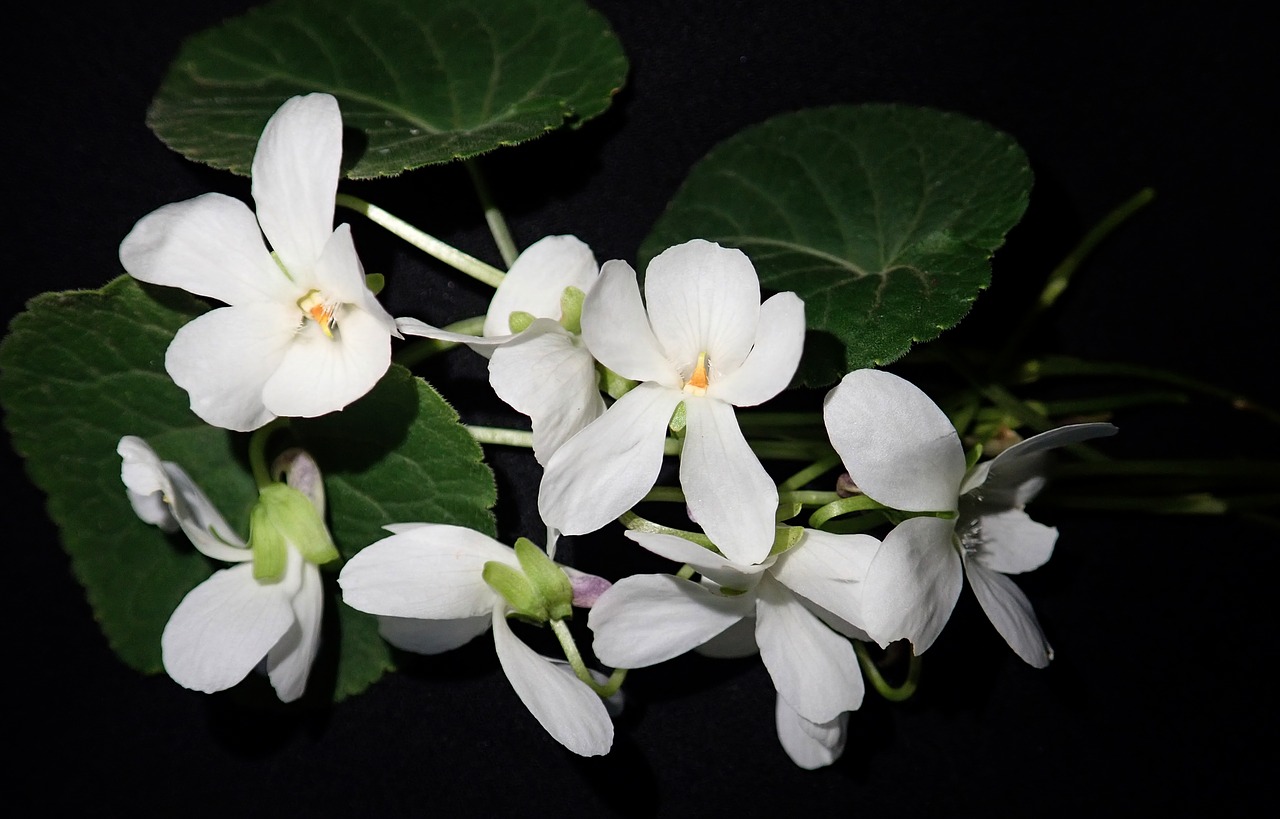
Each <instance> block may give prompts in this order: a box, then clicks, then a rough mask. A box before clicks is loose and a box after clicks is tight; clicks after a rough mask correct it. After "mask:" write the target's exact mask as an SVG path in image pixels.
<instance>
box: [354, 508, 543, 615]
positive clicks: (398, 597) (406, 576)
mask: <svg viewBox="0 0 1280 819" xmlns="http://www.w3.org/2000/svg"><path fill="white" fill-rule="evenodd" d="M491 560H493V561H497V562H499V563H505V564H506V565H508V566H511V567H513V568H518V567H519V565H520V563H519V561H518V560H516V555H515V551H514V550H512V549H511V548H510V547H507V546H504V545H503V544H501V543H499V542H498V541H496V540H494V539H493V538H490V537H487V536H485V535H482V534H480V533H479V532H476V531H473V530H471V529H467V528H464V527H462V526H448V525H445V524H424V525H422V526H415V527H413V528H410V529H406V530H403V531H401V532H400V533H399V534H394V535H392V536H390V537H386V538H383V539H382V540H379V541H377V542H375V543H371V544H370V545H368V546H366V547H365V548H363V549H361V550H360V552H359V553H358V554H356V556H355V557H353V558H351V559H350V560H349V561H347V564H346V565H345V566H343V567H342V573H341V574H339V575H338V585H339V586H340V587H342V599H343V601H344V602H345V603H346V604H347V605H349V606H351V607H352V608H354V609H359V610H360V611H365V612H368V613H370V614H385V615H391V616H393V617H413V618H417V619H420V620H454V619H460V618H464V617H476V616H478V615H481V614H488V613H489V612H490V611H491V610H492V609H493V607H494V606H495V605H497V604H498V601H499V600H500V599H501V598H500V597H499V595H498V593H497V592H496V591H494V590H493V589H492V588H491V587H490V586H489V584H488V583H485V582H484V577H483V576H482V573H483V572H484V564H485V563H487V562H489V561H491Z"/></svg>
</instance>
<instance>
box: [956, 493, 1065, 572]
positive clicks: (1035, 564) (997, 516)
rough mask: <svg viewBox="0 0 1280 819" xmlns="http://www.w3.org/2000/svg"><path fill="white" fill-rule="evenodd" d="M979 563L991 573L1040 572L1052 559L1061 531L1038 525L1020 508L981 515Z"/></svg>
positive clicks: (977, 558)
mask: <svg viewBox="0 0 1280 819" xmlns="http://www.w3.org/2000/svg"><path fill="white" fill-rule="evenodd" d="M978 525H979V526H980V527H981V528H980V530H979V532H980V534H979V535H978V540H979V543H978V546H977V549H978V551H977V553H976V554H975V555H973V556H972V558H971V559H973V560H976V561H977V562H978V563H981V564H982V565H983V566H985V567H986V568H988V569H991V570H992V571H996V572H1001V573H1002V574H1020V573H1022V572H1029V571H1031V570H1032V569H1038V568H1040V567H1041V566H1043V565H1044V564H1045V563H1047V562H1048V560H1049V558H1050V557H1052V556H1053V545H1054V543H1056V542H1057V540H1058V530H1057V529H1055V528H1053V527H1052V526H1045V525H1044V524H1043V523H1036V522H1035V521H1034V520H1032V519H1031V518H1030V517H1028V515H1027V513H1026V512H1023V511H1022V510H1021V509H1009V510H1007V511H1004V512H997V513H994V514H986V515H982V516H981V517H980V518H978Z"/></svg>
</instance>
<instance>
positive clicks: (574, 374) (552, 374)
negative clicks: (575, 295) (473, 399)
mask: <svg viewBox="0 0 1280 819" xmlns="http://www.w3.org/2000/svg"><path fill="white" fill-rule="evenodd" d="M489 384H490V385H491V386H492V387H493V391H494V392H496V393H497V394H498V397H499V398H501V399H502V400H503V401H506V402H507V403H508V404H509V405H511V406H512V407H513V408H515V409H517V410H519V411H520V412H522V413H524V414H525V415H527V416H529V419H530V421H532V423H533V454H534V457H535V458H537V460H538V463H540V464H543V465H545V464H546V463H547V461H549V460H551V455H552V454H553V453H554V452H555V451H556V450H557V449H559V448H560V447H561V445H563V444H564V442H565V441H567V440H569V439H570V438H572V437H573V436H574V435H576V434H577V433H578V432H579V431H580V430H581V429H583V428H584V427H586V426H587V424H590V423H591V422H592V421H594V420H595V419H597V418H599V417H600V416H601V415H603V414H604V409H605V407H604V399H603V398H601V396H600V388H599V376H598V374H597V373H596V361H595V359H594V358H592V357H591V353H589V352H587V348H586V347H585V346H584V345H583V344H582V341H581V339H579V338H578V337H577V336H575V335H573V334H572V333H570V332H569V331H567V330H565V329H564V328H563V327H561V326H560V325H559V324H557V323H556V322H554V321H551V320H550V319H538V320H537V321H535V322H534V323H533V324H532V325H530V326H529V328H528V329H527V330H525V332H523V333H521V334H520V335H519V337H517V338H516V339H514V340H513V341H511V342H510V343H509V344H506V345H504V346H502V347H500V348H499V349H497V350H494V351H493V357H492V358H491V359H490V360H489Z"/></svg>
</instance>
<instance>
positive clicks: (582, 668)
mask: <svg viewBox="0 0 1280 819" xmlns="http://www.w3.org/2000/svg"><path fill="white" fill-rule="evenodd" d="M550 623H551V630H552V631H553V632H555V635H556V639H557V640H559V641H560V648H561V649H562V650H563V651H564V658H565V659H566V660H568V661H569V667H570V668H572V669H573V673H574V675H575V676H577V678H578V679H580V680H582V681H583V682H584V683H586V684H587V685H588V686H589V687H590V688H591V690H592V691H594V692H596V694H598V695H599V696H600V698H601V699H607V698H609V697H612V696H613V695H614V694H616V693H617V692H618V689H619V688H621V687H622V682H623V680H625V679H626V678H627V670H626V669H625V668H615V669H614V670H613V673H612V674H610V675H609V681H608V682H606V683H604V684H603V685H601V684H600V683H598V682H596V678H595V677H594V676H593V675H592V674H591V670H590V669H588V668H587V665H586V663H584V662H583V661H582V654H581V653H580V652H579V651H578V644H577V643H576V642H575V641H574V639H573V634H572V633H571V632H570V631H569V626H568V624H567V623H565V621H563V620H551V621H550Z"/></svg>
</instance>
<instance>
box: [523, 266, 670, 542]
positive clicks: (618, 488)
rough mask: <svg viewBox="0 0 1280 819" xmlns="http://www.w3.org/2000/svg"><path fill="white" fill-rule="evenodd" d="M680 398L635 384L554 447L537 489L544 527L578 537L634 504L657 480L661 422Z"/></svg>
mask: <svg viewBox="0 0 1280 819" xmlns="http://www.w3.org/2000/svg"><path fill="white" fill-rule="evenodd" d="M593 292H594V291H593ZM681 397H682V394H681V393H679V392H677V391H675V390H670V389H667V388H666V387H662V386H660V385H658V384H641V385H640V386H638V387H636V388H635V389H633V390H632V391H631V392H629V393H627V394H626V395H624V396H622V398H620V399H618V402H617V403H616V404H614V405H613V406H612V407H609V409H607V410H606V411H605V413H604V415H601V416H600V417H599V418H597V419H596V420H594V421H592V422H591V423H590V424H588V425H587V426H586V427H585V428H584V429H583V430H582V431H581V432H579V433H578V434H577V435H575V436H573V437H572V438H570V439H569V440H568V441H566V442H565V443H564V444H563V445H562V446H561V447H560V448H559V449H557V450H556V451H555V454H554V455H552V456H551V459H550V460H549V461H548V462H547V468H546V471H545V472H543V475H542V486H541V488H540V489H539V491H538V511H539V512H540V513H541V514H542V519H543V520H544V521H546V523H547V525H548V526H554V527H555V528H557V529H559V530H560V531H561V532H563V533H564V534H566V535H582V534H586V533H587V532H594V531H595V530H596V529H599V528H600V527H601V526H604V525H605V524H606V523H608V522H609V521H611V520H613V519H614V518H616V517H618V516H619V515H621V514H622V513H623V512H625V511H627V510H628V509H630V508H631V507H632V506H635V505H636V504H637V503H638V502H639V501H640V499H641V498H643V497H644V496H645V493H646V492H648V491H649V490H650V489H652V488H653V484H654V482H655V481H657V479H658V471H659V470H660V469H661V468H662V451H663V447H664V446H665V442H666V429H667V423H668V422H669V421H670V420H671V413H673V412H674V411H675V408H676V405H677V404H679V403H680V399H681Z"/></svg>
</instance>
